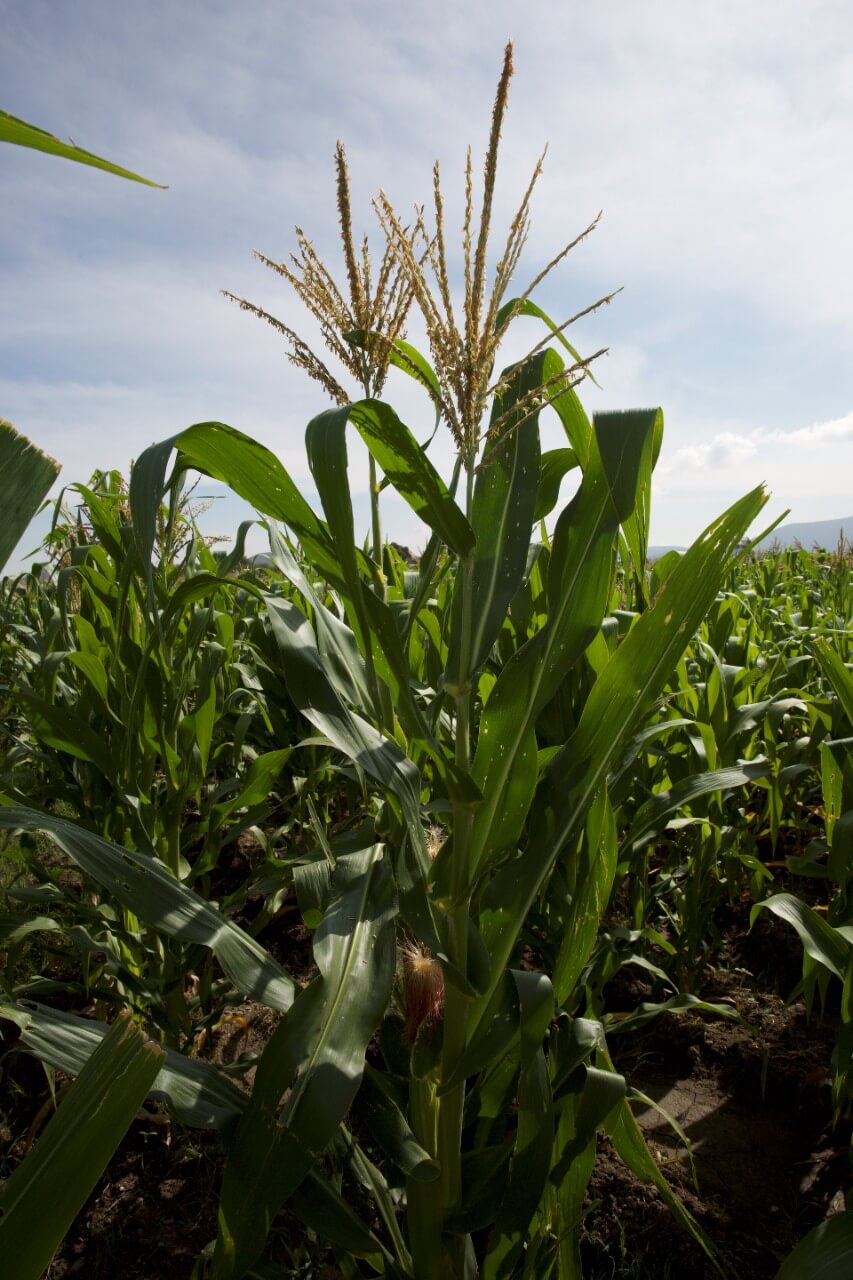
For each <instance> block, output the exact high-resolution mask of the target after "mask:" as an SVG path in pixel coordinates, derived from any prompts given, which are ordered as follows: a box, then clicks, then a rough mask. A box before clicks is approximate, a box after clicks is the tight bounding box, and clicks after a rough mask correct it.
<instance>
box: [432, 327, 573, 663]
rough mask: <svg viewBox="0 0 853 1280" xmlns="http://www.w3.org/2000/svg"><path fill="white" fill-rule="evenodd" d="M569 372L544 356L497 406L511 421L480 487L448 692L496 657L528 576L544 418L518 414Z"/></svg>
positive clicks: (517, 376)
mask: <svg viewBox="0 0 853 1280" xmlns="http://www.w3.org/2000/svg"><path fill="white" fill-rule="evenodd" d="M562 367H563V362H562V360H561V359H560V357H559V356H558V355H557V354H556V352H554V351H543V352H541V353H540V354H539V355H538V356H535V357H534V358H533V359H531V360H528V361H526V362H525V363H524V364H523V365H521V366H520V367H519V368H516V369H512V370H505V371H504V373H503V375H502V378H503V379H504V380H507V382H508V386H507V390H506V391H505V393H504V394H503V395H502V396H500V397H498V398H496V399H495V404H494V409H493V411H492V419H493V421H494V420H495V419H496V418H497V417H498V416H502V415H504V414H509V417H508V418H506V420H505V421H504V423H503V426H502V427H501V429H500V432H499V434H498V435H497V436H496V437H494V438H490V439H489V443H488V445H487V447H486V451H485V453H484V456H483V461H482V463H481V465H480V469H479V471H478V474H477V481H476V484H475V486H474V498H473V503H472V506H471V523H472V525H473V527H474V531H475V535H476V539H477V543H476V546H475V547H474V549H473V552H472V554H471V557H470V559H469V560H468V561H467V562H466V563H465V564H463V565H462V567H461V570H460V572H458V573H457V575H456V584H455V590H454V595H453V605H452V609H453V622H452V629H451V639H450V644H449V648H448V655H447V666H446V670H445V681H446V683H447V684H450V685H457V686H464V685H466V684H467V683H468V681H469V680H470V678H471V674H472V672H474V671H476V670H477V669H478V668H479V667H480V666H481V665H482V663H483V662H484V661H485V659H486V658H487V657H488V654H489V650H490V649H491V648H492V645H493V644H494V643H495V640H496V639H497V637H498V633H499V632H500V629H501V626H502V625H503V621H504V618H505V617H506V611H507V609H508V607H509V604H510V601H511V600H512V598H513V596H514V595H515V593H516V591H517V590H518V588H519V586H520V585H521V581H522V579H523V577H524V574H525V570H526V569H527V551H528V548H529V546H530V530H531V527H532V524H533V515H534V510H535V507H536V498H537V495H538V492H539V479H540V448H539V413H538V410H537V411H536V412H531V411H530V406H529V404H528V405H527V408H526V410H520V411H516V412H513V408H514V406H515V405H517V404H518V402H519V400H522V399H523V397H525V396H527V395H529V394H530V393H531V392H534V391H535V390H536V389H537V388H538V387H540V386H542V384H543V383H544V382H545V381H547V379H549V378H551V377H553V376H554V375H556V374H557V373H558V372H559V371H560V369H561V368H562ZM466 599H468V600H469V601H470V603H469V606H468V607H469V608H470V612H471V618H470V628H467V627H466V626H465V625H464V622H465V619H464V618H463V611H464V608H465V604H464V602H465V600H466ZM463 637H464V638H465V643H466V651H465V652H464V653H463V650H462V644H463Z"/></svg>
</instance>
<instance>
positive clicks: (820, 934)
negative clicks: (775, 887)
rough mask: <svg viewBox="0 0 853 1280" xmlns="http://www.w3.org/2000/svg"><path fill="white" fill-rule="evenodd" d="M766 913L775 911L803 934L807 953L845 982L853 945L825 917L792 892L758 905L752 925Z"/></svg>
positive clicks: (767, 899) (753, 911)
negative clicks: (760, 913) (762, 913)
mask: <svg viewBox="0 0 853 1280" xmlns="http://www.w3.org/2000/svg"><path fill="white" fill-rule="evenodd" d="M764 910H767V911H772V913H773V915H774V916H778V917H779V919H780V920H784V921H785V922H786V923H787V924H790V925H791V926H793V928H794V929H796V931H797V933H798V934H799V935H800V941H801V942H802V944H803V947H804V949H805V952H806V954H807V955H809V956H811V958H812V960H817V961H818V963H819V964H822V965H824V966H825V967H826V968H827V969H829V970H830V972H831V973H834V974H835V976H836V978H838V979H839V980H840V981H841V982H843V981H844V975H845V974H846V972H847V963H848V959H849V956H850V950H851V944H850V942H848V940H847V939H846V938H845V936H844V934H843V933H840V932H839V930H838V929H833V927H832V925H831V924H829V923H828V922H827V921H826V920H824V919H823V917H822V916H820V915H818V913H817V912H816V911H813V910H812V908H811V907H808V906H806V904H805V903H804V902H801V901H800V899H799V898H795V897H794V895H793V894H791V893H776V894H774V895H773V897H772V898H766V899H765V900H764V902H757V903H756V904H755V906H754V907H753V908H752V911H751V912H750V917H749V920H750V925H752V924H753V923H754V922H755V919H756V917H757V916H758V914H759V912H760V911H764Z"/></svg>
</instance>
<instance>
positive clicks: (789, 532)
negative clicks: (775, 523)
mask: <svg viewBox="0 0 853 1280" xmlns="http://www.w3.org/2000/svg"><path fill="white" fill-rule="evenodd" d="M841 534H843V535H844V541H845V542H853V516H844V517H842V518H839V519H836V520H808V521H798V522H795V523H793V524H780V525H779V528H778V529H774V530H773V532H772V533H771V534H770V536H769V538H764V539H763V540H762V541H761V542H759V544H758V548H757V549H758V550H759V551H767V550H768V548H769V547H773V546H779V547H792V546H793V545H794V544H795V543H799V545H800V546H801V547H805V549H806V550H807V551H811V549H812V547H825V548H826V549H827V550H828V551H832V550H834V549H835V547H836V546H837V545H838V539H839V536H840V535H841Z"/></svg>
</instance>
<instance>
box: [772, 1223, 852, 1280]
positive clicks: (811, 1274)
mask: <svg viewBox="0 0 853 1280" xmlns="http://www.w3.org/2000/svg"><path fill="white" fill-rule="evenodd" d="M850 1276H853V1210H851V1209H848V1210H846V1212H844V1213H836V1214H834V1215H833V1217H831V1218H827V1220H826V1222H821V1223H820V1225H819V1226H817V1227H815V1228H814V1229H813V1230H812V1231H810V1232H809V1233H808V1235H807V1236H803V1238H802V1240H801V1241H800V1242H799V1244H798V1245H797V1246H796V1247H795V1249H794V1251H793V1253H790V1254H789V1255H788V1257H787V1258H786V1259H785V1261H784V1262H783V1263H782V1265H781V1267H780V1268H779V1270H778V1271H777V1272H776V1280H849V1277H850Z"/></svg>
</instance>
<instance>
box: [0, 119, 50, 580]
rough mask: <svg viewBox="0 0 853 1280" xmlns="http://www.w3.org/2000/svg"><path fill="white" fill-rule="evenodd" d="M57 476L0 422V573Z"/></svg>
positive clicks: (43, 457) (7, 424)
mask: <svg viewBox="0 0 853 1280" xmlns="http://www.w3.org/2000/svg"><path fill="white" fill-rule="evenodd" d="M3 114H4V113H3V112H0V130H2V121H3ZM0 137H2V133H0ZM58 475H59V463H58V462H54V460H53V458H49V457H48V456H47V454H46V453H42V451H41V449H37V448H36V446H35V445H34V444H30V442H29V440H27V439H26V437H25V436H22V435H20V434H19V433H18V432H17V431H16V430H15V428H14V427H13V426H12V424H11V422H6V420H5V419H4V418H0V509H2V511H3V520H2V523H0V572H2V570H3V569H4V567H5V565H6V561H7V560H8V559H9V557H10V555H11V554H12V552H13V551H14V550H15V547H16V546H17V544H18V542H19V541H20V539H21V537H22V536H23V534H24V531H25V530H26V528H27V525H28V524H29V523H30V521H31V520H32V518H33V516H34V515H35V514H36V512H37V511H38V509H39V506H40V505H41V503H42V501H43V499H44V498H45V497H46V495H47V491H48V489H49V488H50V486H51V485H52V484H53V482H54V480H55V479H56V477H57V476H58Z"/></svg>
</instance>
